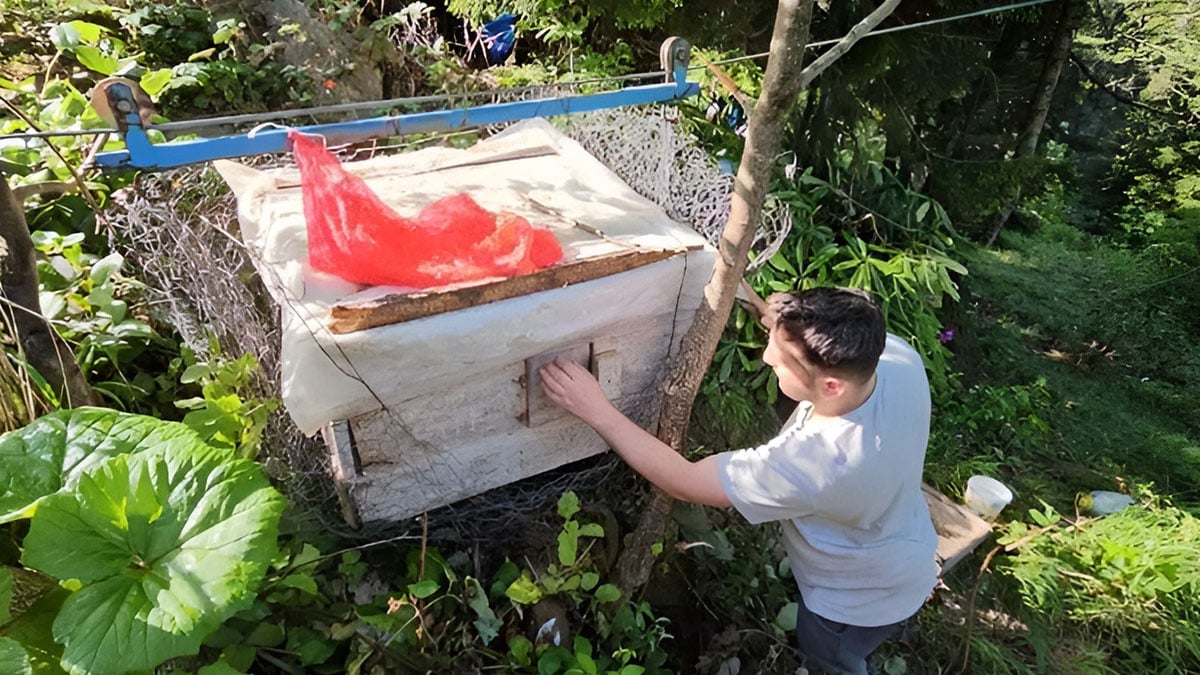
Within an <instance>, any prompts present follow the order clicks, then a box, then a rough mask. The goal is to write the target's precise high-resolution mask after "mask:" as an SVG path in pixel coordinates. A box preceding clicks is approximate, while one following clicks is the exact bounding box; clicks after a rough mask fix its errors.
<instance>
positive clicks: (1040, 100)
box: [984, 0, 1075, 247]
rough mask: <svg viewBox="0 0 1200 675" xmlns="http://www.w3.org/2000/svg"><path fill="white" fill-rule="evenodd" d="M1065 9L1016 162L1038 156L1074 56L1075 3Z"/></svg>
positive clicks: (991, 238)
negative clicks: (1064, 74) (1064, 72)
mask: <svg viewBox="0 0 1200 675" xmlns="http://www.w3.org/2000/svg"><path fill="white" fill-rule="evenodd" d="M1061 2H1062V10H1061V11H1060V13H1059V18H1058V25H1057V26H1056V27H1055V29H1054V38H1053V39H1052V40H1051V41H1050V50H1049V52H1047V54H1046V60H1045V61H1043V62H1042V73H1041V75H1040V76H1039V77H1038V86H1037V89H1036V90H1034V93H1033V98H1032V99H1031V100H1030V102H1029V114H1028V115H1027V116H1026V118H1025V125H1024V126H1023V128H1022V129H1021V134H1020V135H1019V136H1018V137H1017V149H1016V152H1015V153H1014V154H1013V159H1017V160H1020V159H1025V158H1028V157H1033V156H1034V155H1036V154H1037V146H1038V139H1040V138H1041V135H1042V127H1043V126H1045V124H1046V116H1047V115H1048V114H1049V113H1050V103H1051V102H1052V101H1053V100H1054V90H1055V89H1056V88H1057V87H1058V76H1059V75H1060V74H1062V69H1063V65H1065V64H1066V62H1067V58H1068V57H1070V55H1071V40H1072V39H1073V38H1074V36H1075V21H1074V17H1073V15H1072V13H1071V5H1072V2H1071V0H1061ZM1018 199H1020V192H1018V193H1017V196H1016V197H1013V200H1012V202H1011V203H1010V204H1009V205H1008V206H1007V207H1005V209H1004V211H1003V213H1002V214H1001V217H1000V218H999V219H998V220H997V221H996V225H995V227H993V228H992V232H991V234H989V235H988V239H987V243H986V244H984V246H985V247H991V245H992V244H994V243H995V242H996V238H997V237H999V236H1000V231H1001V230H1003V229H1004V224H1005V223H1006V222H1008V217H1009V216H1010V215H1012V212H1013V209H1015V208H1016V206H1017V200H1018Z"/></svg>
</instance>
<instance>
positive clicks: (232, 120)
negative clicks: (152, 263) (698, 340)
mask: <svg viewBox="0 0 1200 675" xmlns="http://www.w3.org/2000/svg"><path fill="white" fill-rule="evenodd" d="M1054 1H1055V0H1026V1H1025V2H1017V3H1012V4H1008V5H1001V6H999V7H989V8H987V9H981V10H976V11H974V12H967V13H965V14H955V15H953V16H946V17H942V18H939V19H929V20H927V21H918V22H916V23H910V24H904V25H900V26H892V27H890V28H880V29H878V30H873V31H871V32H869V33H867V34H865V35H863V38H868V37H871V36H872V35H884V34H887V33H898V32H901V31H906V30H913V29H915V28H925V27H927V26H934V25H937V24H942V23H953V22H955V21H962V20H964V19H972V18H975V17H980V16H986V15H989V14H997V13H999V12H1007V11H1011V10H1014V9H1022V8H1025V7H1033V6H1035V5H1042V4H1045V3H1048V2H1054ZM841 40H842V38H837V39H834V40H820V41H817V42H810V43H808V44H807V45H805V48H806V49H816V48H819V47H828V46H830V45H834V44H837V43H838V42H841ZM768 53H769V52H761V53H758V54H748V55H745V56H735V57H731V58H727V59H720V60H716V61H713V63H714V64H717V65H724V64H727V63H737V62H739V61H751V60H754V59H760V58H763V57H765V56H767V55H768ZM704 68H705V66H704V65H702V64H701V65H695V66H690V67H688V70H689V71H692V70H703V69H704ZM666 74H667V73H666V71H663V70H656V71H650V72H644V73H632V74H629V75H612V76H607V77H597V78H591V79H585V80H575V81H570V80H564V81H558V82H549V83H546V84H537V85H528V86H524V87H512V88H500V89H486V90H482V91H471V92H463V93H458V94H434V95H430V96H410V97H407V98H393V99H387V100H382V101H363V102H357V103H339V104H335V105H327V106H317V107H315V108H296V109H293V110H279V111H274V112H265V113H248V114H242V115H226V116H219V117H200V118H196V119H191V120H181V121H178V122H165V123H163V124H150V125H147V127H146V128H147V129H154V130H158V131H191V130H194V129H200V128H205V127H214V126H226V125H232V124H249V123H256V122H271V121H275V120H286V119H294V118H296V117H305V116H310V115H325V114H330V113H345V112H358V111H363V110H379V109H381V108H395V107H400V106H406V105H415V104H421V103H435V102H454V101H460V100H463V99H473V98H480V97H486V96H496V95H500V94H514V93H526V92H530V91H540V90H545V89H552V88H565V89H575V88H578V87H581V86H584V85H589V84H600V83H606V82H628V81H636V80H648V79H652V78H662V77H664V76H666ZM114 133H119V130H118V129H84V130H64V131H31V132H26V133H18V134H4V135H0V141H4V140H11V139H27V138H47V137H55V136H82V135H89V134H96V135H98V134H114Z"/></svg>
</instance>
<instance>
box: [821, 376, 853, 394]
mask: <svg viewBox="0 0 1200 675" xmlns="http://www.w3.org/2000/svg"><path fill="white" fill-rule="evenodd" d="M817 386H818V387H820V390H821V395H822V396H824V397H825V398H829V399H833V398H837V397H839V396H841V395H842V394H844V393H846V381H845V380H842V379H839V378H836V377H829V376H825V377H821V378H819V379H818V380H817Z"/></svg>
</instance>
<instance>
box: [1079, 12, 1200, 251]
mask: <svg viewBox="0 0 1200 675" xmlns="http://www.w3.org/2000/svg"><path fill="white" fill-rule="evenodd" d="M1089 19H1090V22H1089V25H1088V26H1087V28H1088V31H1087V34H1086V37H1085V38H1084V39H1083V40H1081V41H1080V52H1081V55H1082V57H1083V58H1084V59H1085V60H1086V61H1087V62H1088V63H1090V64H1092V67H1093V69H1095V70H1097V71H1098V72H1099V73H1101V76H1102V77H1106V78H1107V79H1109V80H1110V81H1114V82H1116V81H1122V80H1124V81H1125V82H1127V83H1129V85H1127V86H1128V89H1129V90H1128V91H1127V92H1125V93H1128V94H1131V95H1132V97H1133V98H1134V99H1135V100H1136V101H1137V102H1138V103H1140V104H1141V106H1140V107H1136V108H1131V109H1129V110H1128V111H1127V113H1126V114H1127V117H1128V120H1129V123H1128V125H1127V127H1126V130H1125V138H1124V139H1123V140H1124V145H1123V147H1122V149H1121V152H1120V154H1119V155H1118V157H1117V162H1116V164H1115V166H1114V171H1113V175H1112V180H1111V185H1110V186H1109V188H1110V189H1114V190H1118V191H1123V192H1124V193H1125V196H1126V198H1127V201H1126V203H1125V205H1124V206H1123V207H1122V208H1121V209H1120V211H1119V214H1118V217H1119V220H1120V223H1121V225H1122V226H1123V228H1124V230H1125V233H1126V235H1127V237H1128V239H1129V241H1130V243H1131V244H1132V245H1134V246H1137V247H1151V248H1154V249H1156V250H1157V251H1158V253H1159V254H1160V255H1161V257H1162V259H1163V260H1164V261H1165V262H1167V263H1168V264H1184V265H1196V264H1197V263H1200V250H1198V249H1197V244H1196V236H1197V233H1198V232H1200V155H1198V153H1197V150H1198V149H1200V143H1198V142H1197V141H1196V140H1195V139H1196V138H1197V136H1198V135H1200V67H1198V66H1197V63H1198V61H1197V55H1198V51H1197V47H1196V45H1197V39H1198V38H1200V12H1198V11H1197V9H1196V7H1195V6H1194V5H1193V4H1191V3H1188V2H1185V1H1183V0H1155V1H1153V2H1131V1H1129V0H1105V1H1104V2H1099V3H1097V4H1096V6H1095V8H1094V11H1093V12H1091V13H1090V15H1089Z"/></svg>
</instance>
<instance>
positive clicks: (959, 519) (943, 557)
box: [921, 485, 992, 576]
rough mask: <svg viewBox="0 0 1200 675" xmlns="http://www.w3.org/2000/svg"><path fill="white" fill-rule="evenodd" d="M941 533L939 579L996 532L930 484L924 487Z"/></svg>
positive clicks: (935, 523) (938, 548)
mask: <svg viewBox="0 0 1200 675" xmlns="http://www.w3.org/2000/svg"><path fill="white" fill-rule="evenodd" d="M921 489H922V491H923V492H924V493H925V502H926V503H927V504H928V505H929V515H930V517H931V518H932V519H933V529H934V530H935V531H936V532H937V536H938V547H937V561H938V567H939V568H940V571H939V576H942V575H945V574H946V572H949V571H950V569H951V568H952V567H954V566H955V565H957V564H958V563H959V561H961V560H962V559H963V558H965V557H967V555H969V554H970V553H971V551H974V550H975V548H976V547H977V546H979V545H980V544H981V543H983V540H985V539H987V538H988V535H990V534H991V533H992V526H991V525H990V524H989V523H988V522H987V521H985V520H983V519H982V518H980V517H979V516H977V515H975V514H974V513H972V512H971V511H970V510H968V509H967V508H966V507H965V506H963V505H961V504H959V503H957V502H955V501H953V500H951V499H950V498H949V497H947V496H946V495H944V494H942V493H941V492H938V491H937V490H935V489H933V488H932V487H930V486H928V485H922V486H921Z"/></svg>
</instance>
